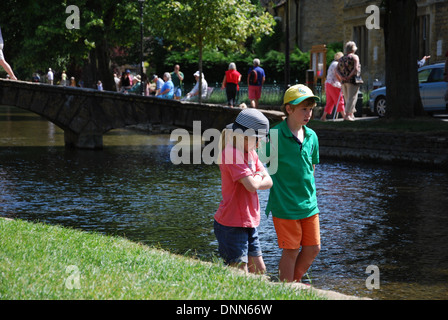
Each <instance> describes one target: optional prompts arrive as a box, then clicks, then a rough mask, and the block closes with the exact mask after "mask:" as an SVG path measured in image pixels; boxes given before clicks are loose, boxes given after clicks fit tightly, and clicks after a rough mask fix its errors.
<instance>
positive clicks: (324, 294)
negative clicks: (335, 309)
mask: <svg viewBox="0 0 448 320" xmlns="http://www.w3.org/2000/svg"><path fill="white" fill-rule="evenodd" d="M10 221H16V222H19V223H24V224H33V225H34V226H35V227H37V228H39V234H40V235H43V236H45V238H47V237H51V238H52V241H57V242H58V243H60V244H61V246H62V244H63V243H67V239H57V237H55V235H54V234H50V232H48V229H46V228H48V227H54V228H60V229H66V228H64V227H62V226H49V225H46V224H43V223H34V222H28V221H24V220H19V219H18V220H15V219H10V218H5V217H0V224H1V223H2V222H3V223H8V222H10ZM73 232H75V233H77V234H83V233H84V234H86V233H89V232H85V231H80V230H73ZM92 236H97V237H98V238H99V239H98V240H97V241H101V239H107V240H108V241H111V242H112V243H114V244H112V246H119V244H116V243H117V242H119V241H125V242H127V243H129V244H131V245H132V244H135V245H138V246H144V247H146V249H147V250H151V251H155V252H158V254H160V255H165V256H166V255H167V252H166V251H163V250H160V249H154V248H151V247H148V246H146V245H143V244H140V243H136V242H133V241H130V240H127V239H124V238H121V237H112V236H105V235H101V234H98V235H92ZM118 239H119V240H118ZM36 241H38V240H37V239H36ZM3 245H6V244H3ZM109 245H110V244H109ZM23 254H24V256H26V255H29V253H23ZM168 255H169V256H172V257H177V258H179V259H180V260H182V261H183V262H184V263H186V264H192V263H193V264H201V265H204V264H205V265H208V266H214V267H218V263H215V262H205V261H200V260H197V259H193V258H189V257H185V256H180V255H176V254H172V253H168ZM36 268H37V269H39V268H40V267H39V268H38V267H36ZM222 268H223V269H226V270H227V271H228V272H230V273H232V274H234V275H235V276H238V275H240V276H242V275H244V276H245V277H247V279H250V278H252V279H253V278H256V279H259V280H260V281H262V282H266V283H267V284H268V285H274V286H282V285H283V286H285V287H290V288H291V289H292V290H293V291H294V292H296V293H297V294H299V292H297V291H303V292H308V294H309V295H310V296H316V300H372V299H370V298H363V297H357V296H349V295H345V294H341V293H338V292H336V291H330V290H321V289H318V288H314V287H312V286H308V285H305V284H302V283H293V284H285V283H278V282H272V281H270V280H269V279H268V278H267V277H266V276H263V275H252V274H244V273H243V272H241V271H239V270H237V269H234V268H229V267H225V266H222ZM18 282H26V281H23V280H20V281H18ZM249 285H250V284H249ZM46 286H47V285H45V287H46ZM173 286H176V284H175V283H173ZM43 289H47V290H48V288H43ZM0 293H1V292H0ZM305 294H306V293H305ZM24 299H29V297H24ZM78 299H79V298H78ZM80 299H83V298H80ZM109 299H110V298H109ZM112 299H113V298H112ZM274 299H275V297H274ZM0 300H2V297H1V295H0ZM188 300H194V297H189V299H188Z"/></svg>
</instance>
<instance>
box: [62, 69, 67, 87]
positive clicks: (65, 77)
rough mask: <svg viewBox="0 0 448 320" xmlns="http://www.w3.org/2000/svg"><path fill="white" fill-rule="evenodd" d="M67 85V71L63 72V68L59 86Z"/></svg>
mask: <svg viewBox="0 0 448 320" xmlns="http://www.w3.org/2000/svg"><path fill="white" fill-rule="evenodd" d="M66 85H67V73H65V70H64V71H62V75H61V86H66Z"/></svg>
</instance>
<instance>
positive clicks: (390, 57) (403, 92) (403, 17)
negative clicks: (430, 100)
mask: <svg viewBox="0 0 448 320" xmlns="http://www.w3.org/2000/svg"><path fill="white" fill-rule="evenodd" d="M384 4H385V9H386V14H385V22H384V36H385V49H386V88H387V89H386V90H387V105H388V108H387V112H386V117H388V118H394V119H398V118H413V117H415V116H420V115H424V114H425V112H424V110H423V105H422V102H421V97H420V90H419V83H418V74H417V69H418V68H417V60H418V57H417V31H416V26H417V23H416V22H417V4H416V2H415V0H385V1H384Z"/></svg>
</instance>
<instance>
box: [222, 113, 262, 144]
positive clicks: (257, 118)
mask: <svg viewBox="0 0 448 320" xmlns="http://www.w3.org/2000/svg"><path fill="white" fill-rule="evenodd" d="M227 129H232V130H234V131H235V130H239V131H241V133H243V134H244V135H245V136H253V137H259V138H265V137H266V136H267V135H268V133H269V120H268V118H266V116H265V115H264V114H263V113H262V112H260V111H259V110H257V109H244V110H243V111H241V112H240V113H239V114H238V116H237V117H236V119H235V122H234V123H231V124H229V125H227Z"/></svg>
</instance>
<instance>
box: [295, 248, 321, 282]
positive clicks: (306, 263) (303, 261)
mask: <svg viewBox="0 0 448 320" xmlns="http://www.w3.org/2000/svg"><path fill="white" fill-rule="evenodd" d="M319 251H320V245H317V246H302V250H301V251H300V253H299V255H298V257H297V260H296V263H295V268H294V281H297V282H300V281H301V280H302V277H303V275H304V274H305V273H306V272H307V271H308V269H309V268H310V266H311V264H312V263H313V261H314V259H315V258H316V256H317V255H318V254H319Z"/></svg>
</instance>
